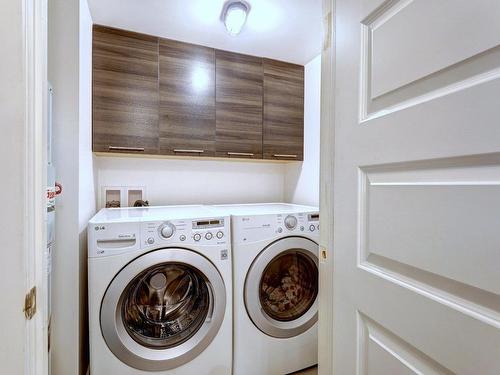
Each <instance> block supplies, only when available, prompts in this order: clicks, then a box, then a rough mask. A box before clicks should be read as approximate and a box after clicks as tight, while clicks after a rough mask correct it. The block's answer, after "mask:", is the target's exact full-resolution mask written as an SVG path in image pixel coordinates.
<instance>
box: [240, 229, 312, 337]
mask: <svg viewBox="0 0 500 375" xmlns="http://www.w3.org/2000/svg"><path fill="white" fill-rule="evenodd" d="M317 254H318V245H317V244H316V243H315V242H313V241H311V240H309V239H306V238H303V237H288V238H284V239H281V240H278V241H276V242H274V243H272V244H271V245H269V246H268V247H266V248H265V249H264V250H262V252H261V253H260V254H259V255H258V256H257V257H256V258H255V260H254V262H253V263H252V265H251V267H250V269H249V271H248V273H247V277H246V280H245V306H246V309H247V312H248V315H249V317H250V319H251V320H252V322H253V323H254V324H255V326H256V327H257V328H259V329H260V330H261V331H262V332H264V333H265V334H267V335H269V336H273V337H279V338H288V337H294V336H297V335H299V334H301V333H303V332H305V331H307V330H308V329H309V328H310V327H312V326H313V325H314V323H316V321H317V319H318V316H317V310H318V306H317V296H318V256H317Z"/></svg>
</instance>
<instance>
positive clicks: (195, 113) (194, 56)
mask: <svg viewBox="0 0 500 375" xmlns="http://www.w3.org/2000/svg"><path fill="white" fill-rule="evenodd" d="M159 59H160V153H161V154H165V155H191V156H192V155H196V156H214V154H215V52H214V50H213V49H212V48H207V47H202V46H197V45H193V44H187V43H182V42H177V41H173V40H166V39H160V58H159Z"/></svg>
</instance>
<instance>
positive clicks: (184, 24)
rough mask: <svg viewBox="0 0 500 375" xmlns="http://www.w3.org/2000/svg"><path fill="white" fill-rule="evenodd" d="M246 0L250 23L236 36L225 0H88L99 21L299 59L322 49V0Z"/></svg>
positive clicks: (299, 61)
mask: <svg viewBox="0 0 500 375" xmlns="http://www.w3.org/2000/svg"><path fill="white" fill-rule="evenodd" d="M247 1H248V2H249V3H250V6H251V10H250V13H249V15H248V21H247V24H246V25H245V27H244V28H243V31H242V32H241V34H239V35H238V36H236V37H233V36H230V35H229V34H228V33H227V32H226V29H225V27H224V24H223V23H222V22H221V20H220V16H221V10H222V7H223V5H224V3H225V0H142V1H139V0H88V2H89V6H90V11H91V14H92V19H93V22H94V23H96V24H100V25H107V26H113V27H117V28H121V29H126V30H132V31H136V32H140V33H145V34H151V35H157V36H160V37H164V38H170V39H176V40H180V41H184V42H189V43H195V44H202V45H205V46H209V47H213V48H218V49H223V50H229V51H233V52H240V53H245V54H249V55H255V56H263V57H269V58H272V59H277V60H283V61H288V62H293V63H297V64H305V63H307V62H309V61H310V60H311V59H313V58H314V57H316V56H317V55H318V54H319V53H320V52H321V39H322V25H321V20H322V16H321V0H247Z"/></svg>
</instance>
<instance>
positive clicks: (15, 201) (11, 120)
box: [0, 1, 27, 374]
mask: <svg viewBox="0 0 500 375" xmlns="http://www.w3.org/2000/svg"><path fill="white" fill-rule="evenodd" d="M22 6H23V3H22V2H21V1H4V2H2V11H1V12H0V45H1V46H2V58H1V59H0V84H1V87H2V90H1V91H0V123H1V129H2V139H3V142H2V147H0V161H1V163H0V176H1V181H2V195H3V197H4V199H3V202H2V212H1V213H0V236H1V238H3V239H7V238H9V239H12V240H11V241H9V242H8V243H6V242H4V243H3V244H2V246H0V259H1V261H0V285H2V308H1V309H0V320H1V321H2V323H3V324H2V330H1V332H2V340H0V374H23V373H24V356H23V350H24V339H25V320H24V315H23V313H22V306H23V303H24V293H25V291H26V290H27V286H25V279H26V277H25V267H24V242H23V241H22V239H23V238H24V235H25V231H24V229H25V228H24V182H25V179H24V173H25V159H24V156H25V155H24V153H25V147H26V140H25V123H24V120H25V117H24V112H25V106H26V102H25V97H24V84H25V80H24V69H23V65H24V58H23V57H24V55H23V53H24V50H23V27H24V26H25V25H24V24H23V17H22Z"/></svg>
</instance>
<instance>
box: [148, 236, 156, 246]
mask: <svg viewBox="0 0 500 375" xmlns="http://www.w3.org/2000/svg"><path fill="white" fill-rule="evenodd" d="M154 243H155V239H154V238H153V237H149V238H148V244H150V245H152V244H154Z"/></svg>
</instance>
